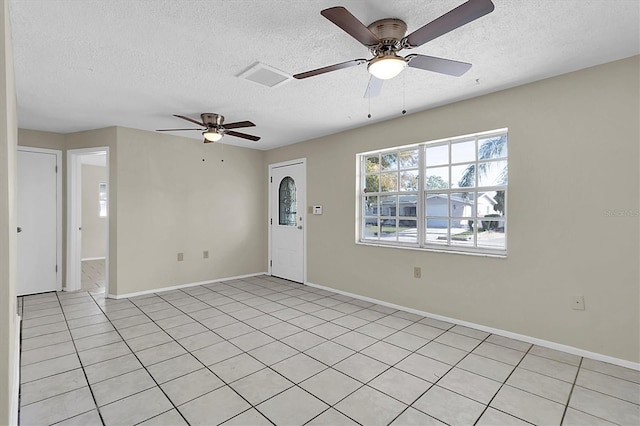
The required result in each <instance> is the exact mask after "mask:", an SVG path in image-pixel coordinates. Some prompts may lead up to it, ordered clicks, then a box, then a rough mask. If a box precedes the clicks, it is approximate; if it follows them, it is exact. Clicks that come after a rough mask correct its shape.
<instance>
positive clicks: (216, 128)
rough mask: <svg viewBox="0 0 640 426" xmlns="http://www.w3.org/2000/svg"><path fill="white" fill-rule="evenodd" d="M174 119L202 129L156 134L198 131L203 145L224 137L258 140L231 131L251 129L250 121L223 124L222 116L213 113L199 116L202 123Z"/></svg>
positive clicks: (173, 130)
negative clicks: (244, 128) (202, 137)
mask: <svg viewBox="0 0 640 426" xmlns="http://www.w3.org/2000/svg"><path fill="white" fill-rule="evenodd" d="M173 116H174V117H178V118H181V119H183V120H187V121H189V122H191V123H194V124H197V125H198V126H201V127H203V128H200V129H160V130H156V132H178V131H183V130H198V131H200V132H202V136H204V143H210V142H217V141H219V140H220V139H222V137H223V136H224V135H229V136H235V137H237V138H242V139H248V140H250V141H254V142H257V141H259V140H260V137H258V136H253V135H248V134H246V133H241V132H236V131H234V130H231V129H239V128H242V127H253V126H255V124H253V123H252V122H250V121H238V122H237V123H227V124H224V116H222V115H220V114H214V113H204V114H200V118H201V119H202V122H200V121H197V120H194V119H193V118H189V117H185V116H184V115H176V114H174V115H173Z"/></svg>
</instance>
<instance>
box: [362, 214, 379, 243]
mask: <svg viewBox="0 0 640 426" xmlns="http://www.w3.org/2000/svg"><path fill="white" fill-rule="evenodd" d="M379 231H380V228H379V227H378V219H370V218H367V219H365V220H364V232H363V233H362V238H367V239H378V234H379Z"/></svg>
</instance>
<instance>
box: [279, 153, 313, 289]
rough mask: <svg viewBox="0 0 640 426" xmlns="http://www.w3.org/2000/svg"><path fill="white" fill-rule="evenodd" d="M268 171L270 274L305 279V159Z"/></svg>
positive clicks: (295, 279)
mask: <svg viewBox="0 0 640 426" xmlns="http://www.w3.org/2000/svg"><path fill="white" fill-rule="evenodd" d="M270 171H271V183H270V185H271V191H270V205H271V212H270V215H271V217H270V223H271V275H273V276H276V277H280V278H286V279H288V280H291V281H296V282H299V283H301V282H304V278H305V277H304V234H305V233H304V227H305V225H306V224H305V223H304V222H305V217H306V215H305V209H306V207H305V206H306V195H305V192H306V191H305V190H306V167H305V163H304V161H300V162H296V163H293V164H287V165H281V166H280V165H273V166H271V167H270Z"/></svg>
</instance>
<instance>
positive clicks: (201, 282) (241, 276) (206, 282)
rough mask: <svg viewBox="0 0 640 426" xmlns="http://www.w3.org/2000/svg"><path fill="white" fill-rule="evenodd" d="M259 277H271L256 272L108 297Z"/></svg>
mask: <svg viewBox="0 0 640 426" xmlns="http://www.w3.org/2000/svg"><path fill="white" fill-rule="evenodd" d="M259 275H269V274H267V273H266V272H256V273H255V274H246V275H237V276H235V277H226V278H216V279H215V280H208V281H199V282H195V283H187V284H178V285H173V286H170V287H161V288H155V289H152V290H144V291H138V292H135V293H125V294H109V295H107V297H108V298H109V299H126V298H129V297H136V296H144V295H145V294H153V293H160V292H163V291H171V290H179V289H181V288H187V287H195V286H198V285H204V284H213V283H219V282H221V281H231V280H239V279H242V278H250V277H257V276H259Z"/></svg>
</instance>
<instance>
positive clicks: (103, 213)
mask: <svg viewBox="0 0 640 426" xmlns="http://www.w3.org/2000/svg"><path fill="white" fill-rule="evenodd" d="M98 201H99V203H100V214H99V216H100V217H107V184H106V183H105V182H100V183H99V184H98Z"/></svg>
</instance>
